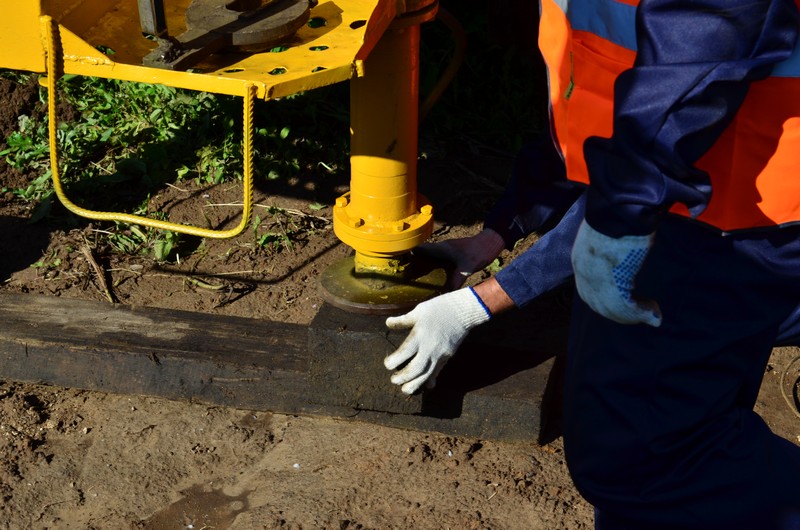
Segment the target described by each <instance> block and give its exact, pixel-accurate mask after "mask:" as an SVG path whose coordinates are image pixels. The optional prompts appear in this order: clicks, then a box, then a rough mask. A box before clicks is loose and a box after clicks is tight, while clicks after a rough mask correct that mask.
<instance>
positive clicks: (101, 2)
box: [0, 0, 398, 99]
mask: <svg viewBox="0 0 800 530" xmlns="http://www.w3.org/2000/svg"><path fill="white" fill-rule="evenodd" d="M6 1H8V0H6ZM27 3H28V2H21V4H27ZM190 3H191V0H174V1H170V2H165V7H166V10H167V13H166V15H167V25H168V27H169V31H170V34H171V35H176V36H177V35H179V34H180V33H182V32H183V31H185V30H186V23H185V20H184V17H183V14H184V13H185V11H186V9H187V7H188V6H189V4H190ZM34 5H35V4H34ZM397 7H398V6H397V3H396V0H321V1H320V2H319V3H318V4H317V5H316V6H315V7H314V8H313V9H312V10H311V18H312V21H313V23H310V24H308V25H306V26H305V27H303V28H302V29H300V31H298V32H297V34H296V35H295V36H294V37H293V38H292V39H291V40H290V42H288V43H287V44H286V46H285V49H283V48H281V49H283V51H280V52H270V51H267V52H261V53H225V54H215V55H212V56H211V57H209V58H208V59H206V60H204V61H202V62H201V63H199V64H197V65H196V66H195V67H194V68H192V69H191V71H189V72H176V71H168V70H162V69H158V68H151V67H145V66H142V59H143V58H144V57H145V56H146V55H147V54H148V53H150V52H151V51H152V50H153V49H155V48H156V42H154V41H152V40H149V39H146V38H144V37H142V36H141V29H140V27H139V22H138V10H137V4H136V2H133V1H131V0H116V1H114V0H111V1H108V0H43V1H42V2H41V9H40V14H41V15H48V16H50V17H52V18H53V19H54V20H55V21H56V23H57V24H58V25H59V31H60V33H61V46H62V54H63V58H64V73H65V74H78V75H86V76H97V77H105V78H112V79H120V80H125V81H138V82H143V83H157V84H163V85H168V86H173V87H177V88H186V89H191V90H198V91H205V92H214V93H218V94H227V95H239V94H241V93H242V87H243V86H244V85H246V84H253V85H255V86H256V93H257V97H259V98H262V99H273V98H279V97H283V96H287V95H290V94H294V93H297V92H302V91H306V90H311V89H314V88H318V87H322V86H326V85H330V84H333V83H338V82H342V81H347V80H349V79H352V78H354V77H358V76H361V75H363V73H364V71H363V62H364V59H365V58H366V57H367V56H368V55H369V53H370V51H371V50H372V48H373V47H374V46H375V44H376V43H377V42H378V41H379V40H380V38H381V36H382V35H383V33H384V32H385V31H386V28H388V26H389V24H390V23H391V22H392V20H393V19H394V18H395V17H396V16H397ZM13 9H14V10H16V9H18V8H13ZM34 14H35V13H33V12H32V11H31V10H30V9H28V10H27V11H26V12H24V13H22V12H21V13H20V17H22V16H23V15H25V16H32V15H34ZM36 24H38V22H37V23H36ZM317 26H318V27H317ZM35 31H36V34H37V35H38V29H36V30H35ZM2 32H3V22H2V21H0V34H2ZM29 44H30V43H29ZM30 45H31V46H32V44H30ZM35 45H36V47H37V53H38V54H40V55H42V51H41V43H40V39H39V38H38V37H37V38H36V39H35ZM98 47H100V48H103V49H105V48H109V49H111V50H113V51H114V53H113V54H109V55H106V54H104V53H102V52H101V51H99V49H98ZM2 59H3V57H2V56H0V60H2ZM41 63H42V61H41V60H40V61H39V62H36V63H35V62H34V61H32V60H31V61H30V64H29V66H34V65H35V66H37V68H26V67H24V65H21V64H20V63H19V61H18V62H17V64H16V67H17V68H19V69H27V70H34V71H42V68H41ZM4 66H6V65H5V64H3V63H2V62H0V67H4Z"/></svg>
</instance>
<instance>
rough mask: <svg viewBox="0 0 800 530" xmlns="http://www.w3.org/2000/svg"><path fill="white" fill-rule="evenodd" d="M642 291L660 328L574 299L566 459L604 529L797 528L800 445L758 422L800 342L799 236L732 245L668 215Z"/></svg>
mask: <svg viewBox="0 0 800 530" xmlns="http://www.w3.org/2000/svg"><path fill="white" fill-rule="evenodd" d="M637 293H638V295H640V296H643V297H649V298H652V299H654V300H656V301H658V303H659V304H660V305H661V310H662V313H663V317H664V319H663V324H662V326H661V327H660V328H652V327H649V326H645V325H636V326H625V325H620V324H616V323H614V322H611V321H609V320H607V319H605V318H603V317H601V316H599V315H597V314H596V313H594V312H593V311H592V310H591V309H589V308H588V307H587V306H586V305H585V304H584V303H583V302H582V301H581V300H580V298H579V297H578V296H577V295H576V296H575V308H574V311H573V317H572V323H571V336H570V346H569V351H568V355H567V361H566V362H567V367H566V379H565V396H564V400H565V407H564V447H565V453H566V458H567V464H568V466H569V469H570V473H571V475H572V477H573V480H574V482H575V485H576V486H577V488H578V490H579V491H580V492H581V494H582V495H583V496H584V497H585V498H586V499H587V500H588V501H589V502H591V503H592V504H593V505H594V506H595V507H596V510H597V517H596V528H597V529H598V530H612V529H613V530H658V529H664V530H666V529H670V530H676V529H679V530H683V529H686V530H689V529H698V530H699V529H703V530H715V529H725V530H731V529H740V530H769V529H780V530H789V529H791V530H795V529H797V528H800V447H797V446H796V445H794V444H793V443H791V442H789V441H787V440H785V439H783V438H780V437H778V436H776V435H774V434H773V433H772V432H771V431H770V430H769V428H768V427H767V426H766V424H765V423H764V421H763V420H762V419H761V418H760V417H759V416H758V415H757V414H755V413H754V412H753V405H754V404H755V400H756V397H757V395H758V391H759V387H760V385H761V380H762V377H763V374H764V370H765V367H766V363H767V361H768V359H769V356H770V352H771V350H772V348H773V346H774V345H776V344H783V345H788V344H800V229H798V228H797V227H793V228H784V229H780V230H773V231H769V232H764V233H761V234H748V235H736V236H726V237H722V236H720V235H719V234H717V233H716V232H713V231H711V230H709V229H707V228H704V227H702V226H701V225H699V224H696V223H693V222H690V221H687V220H685V219H681V218H677V217H669V218H668V219H666V220H665V221H664V222H663V223H662V225H661V226H660V227H659V230H658V233H657V236H656V240H655V243H654V246H653V249H652V250H651V252H650V255H649V257H648V259H647V261H646V263H645V265H644V267H643V269H642V271H641V273H640V275H639V277H638V278H637Z"/></svg>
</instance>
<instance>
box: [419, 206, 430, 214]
mask: <svg viewBox="0 0 800 530" xmlns="http://www.w3.org/2000/svg"><path fill="white" fill-rule="evenodd" d="M419 211H420V213H421V214H422V215H433V206H431V205H430V204H426V205H425V206H423V207H422V208H420V209H419Z"/></svg>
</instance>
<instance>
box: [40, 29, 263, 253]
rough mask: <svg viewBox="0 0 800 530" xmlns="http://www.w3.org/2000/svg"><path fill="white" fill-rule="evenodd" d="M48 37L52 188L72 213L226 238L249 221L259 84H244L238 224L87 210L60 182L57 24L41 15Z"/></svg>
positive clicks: (235, 233) (238, 230)
mask: <svg viewBox="0 0 800 530" xmlns="http://www.w3.org/2000/svg"><path fill="white" fill-rule="evenodd" d="M42 24H43V26H44V31H45V38H46V40H47V90H48V98H47V112H48V120H49V123H48V132H49V141H50V165H51V169H52V178H53V188H54V189H55V192H56V196H57V197H58V199H59V200H60V201H61V203H62V204H63V205H64V206H65V207H66V208H67V209H68V210H69V211H71V212H72V213H74V214H76V215H80V216H82V217H87V218H89V219H95V220H98V221H121V222H124V223H131V224H139V225H142V226H147V227H150V228H157V229H160V230H171V231H173V232H180V233H182V234H189V235H193V236H199V237H207V238H213V239H225V238H230V237H235V236H237V235H239V234H240V233H241V232H242V231H243V230H244V229H245V228H246V227H247V225H248V224H249V223H250V218H251V216H252V212H253V206H252V205H253V128H254V126H253V112H254V108H255V98H256V85H255V84H254V83H245V84H244V85H243V86H244V94H243V98H244V133H243V144H244V145H243V157H244V176H243V180H244V200H243V201H242V202H243V208H242V220H241V222H240V223H239V225H238V226H237V227H235V228H231V229H229V230H213V229H209V228H200V227H196V226H191V225H184V224H178V223H171V222H169V221H161V220H159V219H152V218H150V217H143V216H141V215H134V214H127V213H117V212H100V211H94V210H87V209H86V208H82V207H80V206H78V205H77V204H75V203H73V202H72V201H71V200H70V199H69V198H68V197H67V196H66V194H65V193H64V188H63V186H62V184H61V176H60V173H59V169H58V145H57V134H56V133H57V125H58V124H57V111H56V94H57V93H56V81H57V80H58V77H60V70H59V68H58V54H57V53H56V49H57V46H56V44H57V43H56V38H57V24H56V23H55V22H54V21H53V19H52V17H50V16H43V17H42Z"/></svg>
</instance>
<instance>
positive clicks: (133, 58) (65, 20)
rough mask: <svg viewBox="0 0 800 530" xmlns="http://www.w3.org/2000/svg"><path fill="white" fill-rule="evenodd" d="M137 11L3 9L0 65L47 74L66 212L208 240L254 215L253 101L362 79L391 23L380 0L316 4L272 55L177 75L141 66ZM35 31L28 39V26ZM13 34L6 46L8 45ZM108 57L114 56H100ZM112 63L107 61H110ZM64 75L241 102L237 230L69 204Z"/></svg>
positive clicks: (69, 1) (179, 5)
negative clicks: (61, 96) (61, 147)
mask: <svg viewBox="0 0 800 530" xmlns="http://www.w3.org/2000/svg"><path fill="white" fill-rule="evenodd" d="M190 2H191V0H173V1H170V2H167V3H166V7H167V9H168V10H169V11H168V14H167V23H168V26H169V28H170V31H171V33H172V34H175V35H177V34H180V33H182V32H183V31H185V29H186V28H185V21H184V18H183V13H184V12H185V10H186V8H187V7H188V5H189V4H190ZM135 6H136V4H135V3H134V2H130V1H129V0H118V1H117V3H116V4H114V3H112V2H108V1H104V0H83V1H80V0H77V1H76V0H42V1H41V2H30V1H26V2H20V3H18V4H16V5H14V6H10V7H9V11H10V13H9V14H8V17H9V18H8V19H7V23H8V27H5V26H3V24H0V66H3V67H8V68H14V69H21V70H29V71H34V72H36V71H39V72H44V73H47V74H48V76H47V84H46V86H47V87H48V91H49V94H50V96H49V98H48V114H49V135H50V138H49V141H50V161H51V166H52V176H53V187H54V189H55V192H56V195H57V196H58V198H59V200H60V201H61V202H62V203H63V204H64V205H65V207H66V208H67V209H69V210H70V211H72V212H73V213H75V214H77V215H80V216H83V217H87V218H89V219H95V220H107V221H122V222H128V223H135V224H140V225H143V226H149V227H152V228H158V229H163V230H171V231H175V232H180V233H186V234H191V235H196V236H200V237H208V238H217V239H221V238H229V237H234V236H236V235H238V234H239V233H241V232H242V231H243V230H244V229H245V228H246V226H247V225H248V223H249V221H250V217H251V213H252V195H253V191H252V190H253V145H252V141H253V107H254V103H255V98H262V99H265V100H269V99H274V98H279V97H282V96H286V95H290V94H293V93H297V92H300V91H304V90H310V89H313V88H318V87H321V86H325V85H330V84H333V83H337V82H341V81H345V80H349V79H351V78H353V77H357V76H360V75H363V73H364V67H363V63H364V59H365V58H366V57H367V55H368V54H369V52H370V51H371V50H372V48H373V47H374V46H375V44H376V43H377V42H378V40H379V39H380V37H381V35H382V34H383V32H384V31H385V30H386V28H387V27H388V26H389V24H390V23H391V22H392V20H393V19H394V18H395V17H396V14H397V8H398V3H397V2H395V1H386V0H384V1H379V0H328V1H325V0H323V1H321V2H319V3H318V5H317V6H316V7H315V8H314V9H313V10H312V14H311V16H312V18H314V19H317V20H323V21H324V24H321V25H319V26H317V27H312V25H306V26H305V27H303V28H302V29H301V30H300V31H298V33H297V34H296V35H295V36H294V37H293V39H292V41H291V42H290V43H288V44H287V46H286V47H285V48H282V49H283V50H284V51H281V52H280V53H273V52H265V53H255V54H252V53H248V54H225V55H212V56H211V57H209V58H208V59H206V60H205V61H203V62H202V63H200V64H198V65H196V67H195V68H193V69H192V71H189V72H177V71H170V70H162V69H156V68H152V67H147V66H142V65H141V62H142V58H143V57H144V56H146V55H147V54H148V53H150V51H151V50H152V49H154V48H155V47H156V43H155V42H153V41H150V40H147V39H144V38H135V37H133V36H135V35H139V34H140V29H139V27H138V24H137V18H136V17H135V16H131V12H130V11H131V9H132V7H133V8H135ZM33 22H38V23H39V28H38V29H36V30H34V29H33V28H32V27H31V23H33ZM9 35H11V36H12V37H13V38H14V42H13V44H12V43H11V42H9V41H8V40H7V39H8V37H9ZM101 46H102V47H104V48H110V49H112V50H114V54H113V55H112V56H108V55H106V54H104V53H102V52H101V51H100V50H99V49H98V48H99V47H101ZM112 57H113V59H112ZM63 74H74V75H85V76H96V77H105V78H111V79H119V80H124V81H135V82H145V83H157V84H162V85H167V86H172V87H176V88H184V89H190V90H198V91H205V92H213V93H217V94H226V95H233V96H241V97H243V105H244V135H243V137H244V143H243V157H244V198H243V211H242V218H241V221H240V223H239V225H238V226H237V227H235V228H233V229H230V230H213V229H207V228H200V227H195V226H190V225H184V224H177V223H172V222H169V221H161V220H157V219H153V218H149V217H144V216H139V215H133V214H125V213H116V212H100V211H93V210H88V209H85V208H83V207H81V206H78V205H77V204H75V203H74V202H72V201H71V200H70V199H69V197H67V195H66V193H65V191H64V187H63V185H62V179H61V174H60V171H59V166H58V144H57V141H56V130H57V113H56V97H57V91H56V90H55V86H56V85H55V84H56V80H57V79H58V78H59V77H60V76H61V75H63Z"/></svg>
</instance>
